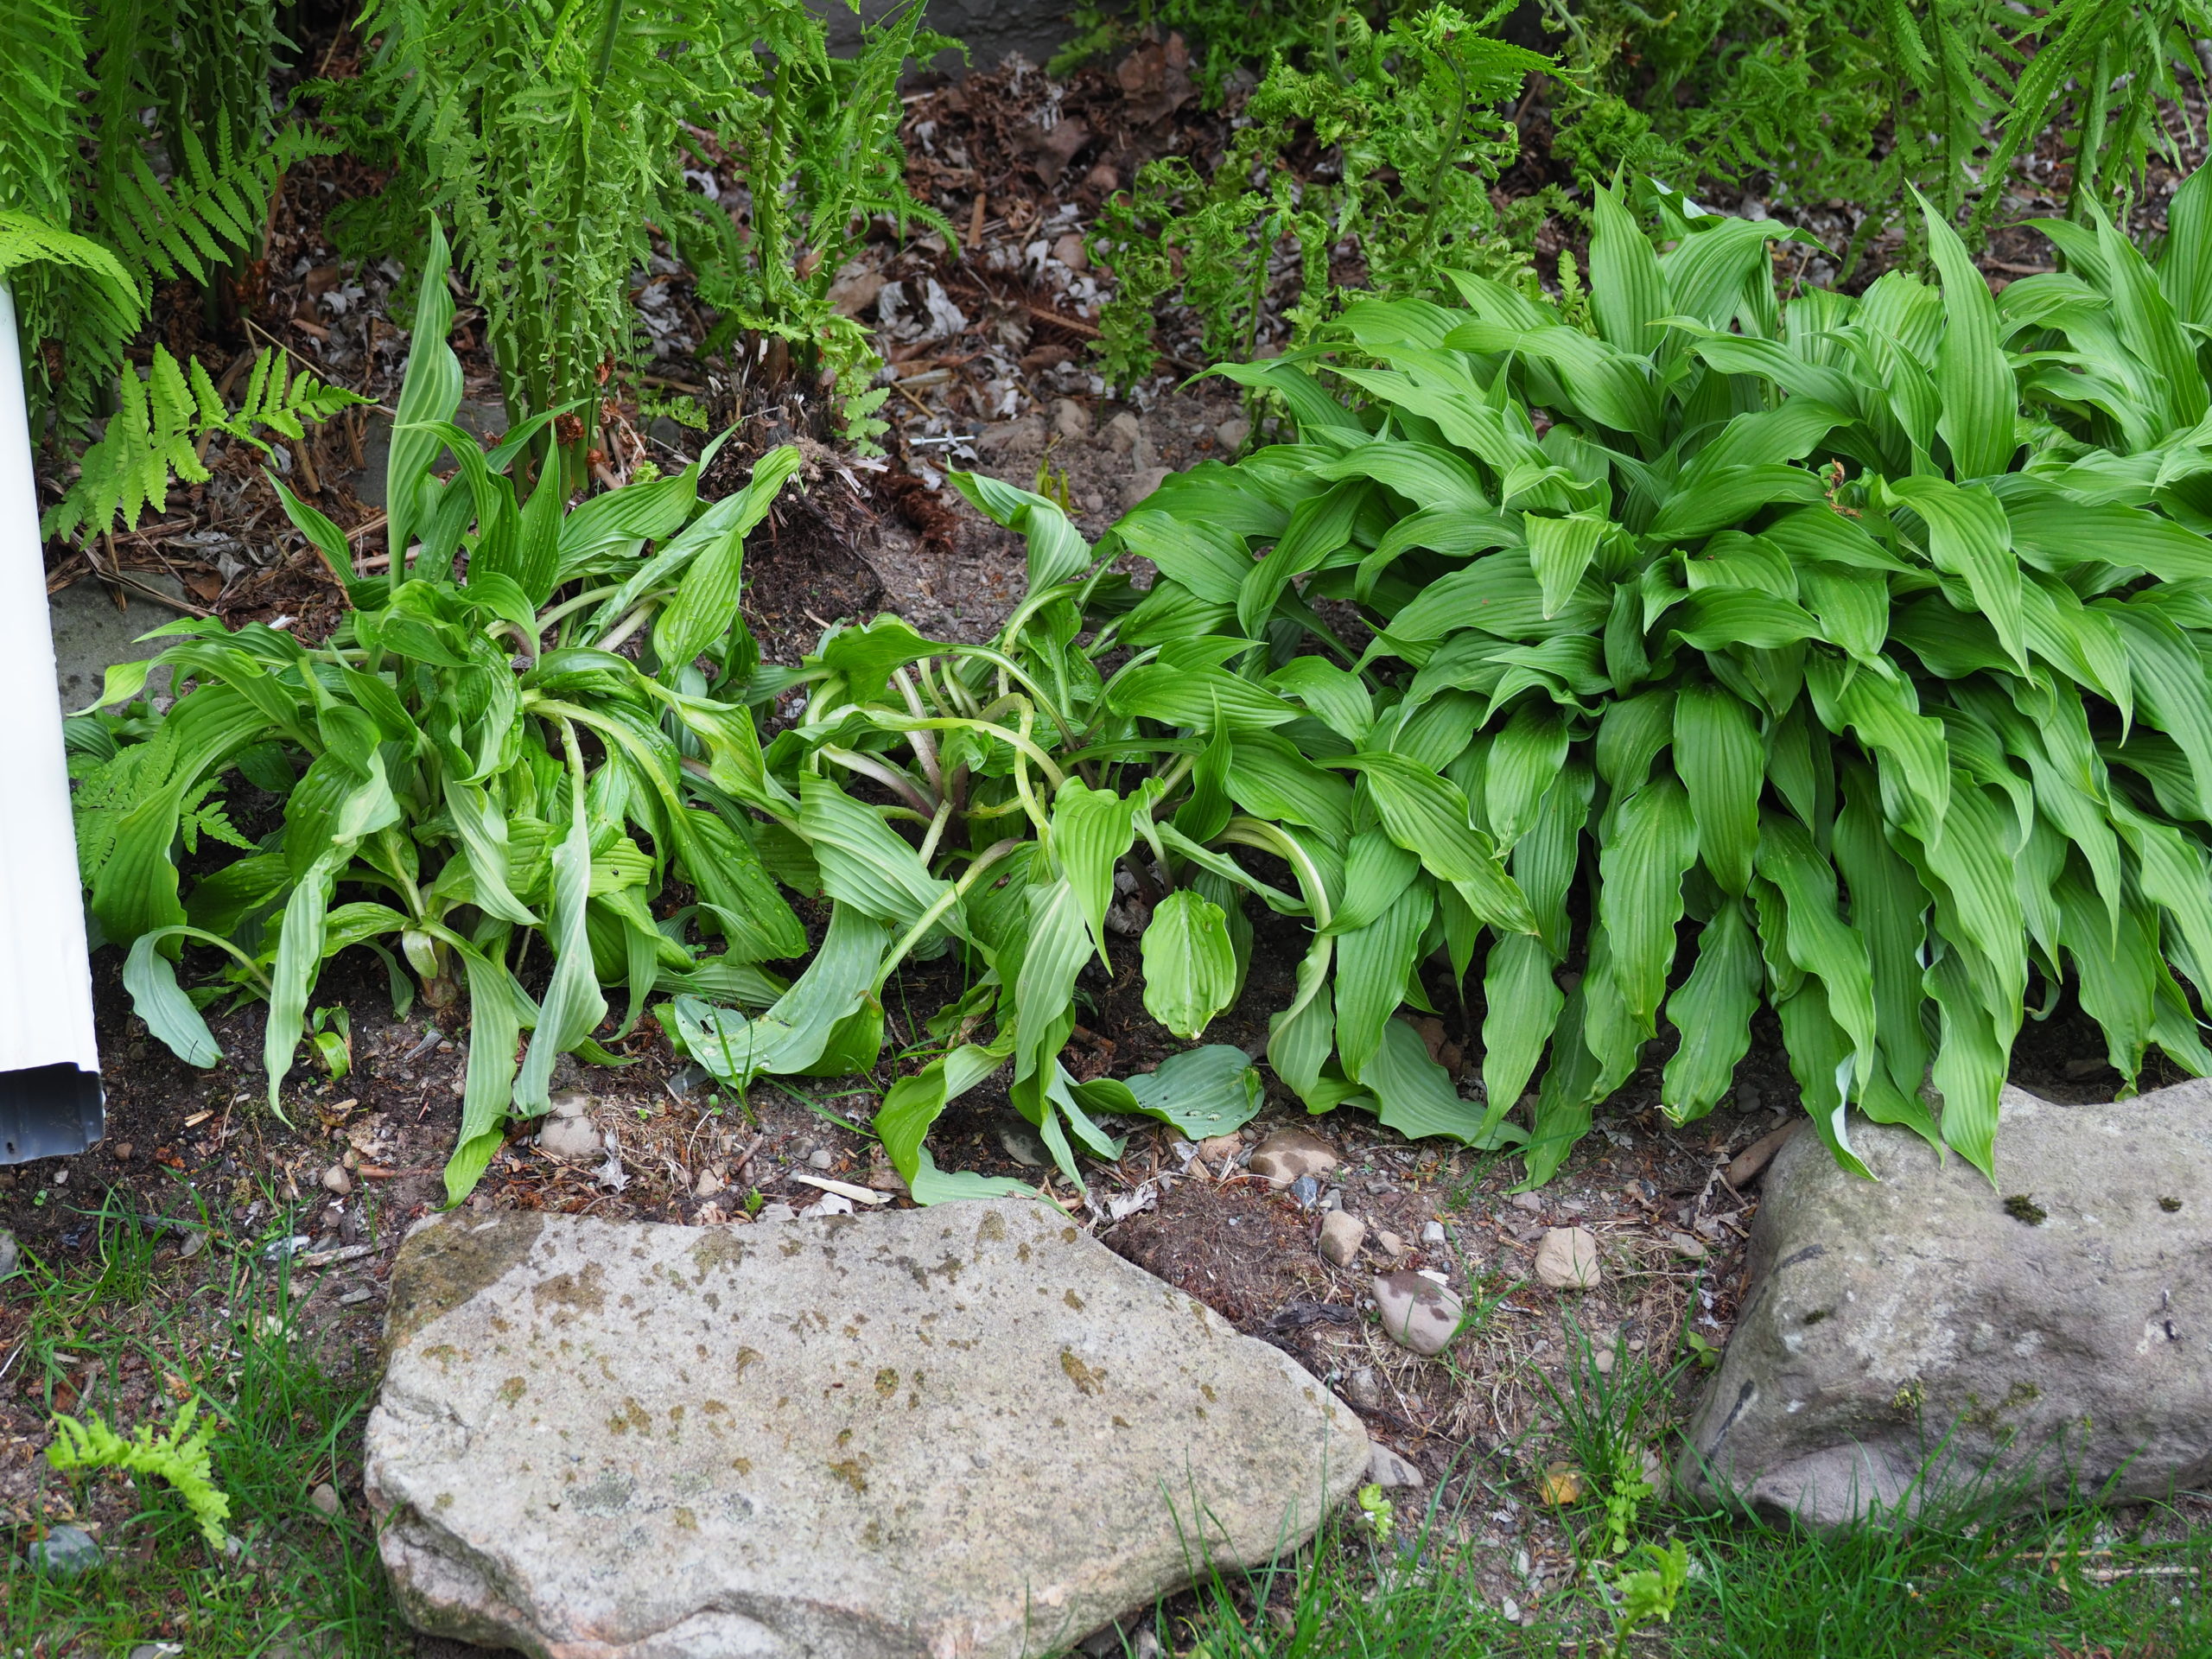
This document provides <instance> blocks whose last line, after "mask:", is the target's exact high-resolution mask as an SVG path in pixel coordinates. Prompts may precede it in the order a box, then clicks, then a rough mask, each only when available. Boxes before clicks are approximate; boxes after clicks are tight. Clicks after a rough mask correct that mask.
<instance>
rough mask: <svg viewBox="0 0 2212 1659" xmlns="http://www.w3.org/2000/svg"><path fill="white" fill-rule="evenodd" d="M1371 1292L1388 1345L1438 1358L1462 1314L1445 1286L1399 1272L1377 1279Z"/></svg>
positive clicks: (1448, 1342)
mask: <svg viewBox="0 0 2212 1659" xmlns="http://www.w3.org/2000/svg"><path fill="white" fill-rule="evenodd" d="M1374 1290H1375V1306H1376V1309H1377V1311H1379V1312H1380V1313H1382V1315H1383V1334H1384V1335H1385V1336H1387V1337H1389V1338H1390V1340H1391V1341H1393V1342H1395V1343H1396V1344H1398V1345H1399V1346H1400V1347H1401V1348H1409V1349H1411V1350H1412V1351H1414V1353H1417V1354H1423V1355H1427V1354H1440V1353H1442V1352H1443V1351H1445V1349H1446V1347H1448V1346H1450V1344H1451V1342H1452V1336H1453V1335H1454V1334H1455V1333H1456V1332H1458V1331H1459V1316H1460V1313H1462V1312H1463V1310H1462V1308H1461V1306H1460V1303H1459V1297H1458V1296H1456V1295H1454V1294H1452V1290H1451V1288H1450V1287H1448V1286H1445V1285H1440V1284H1438V1283H1437V1282H1436V1281H1435V1280H1433V1279H1431V1278H1430V1277H1428V1276H1427V1274H1421V1273H1414V1272H1412V1271H1410V1270H1401V1271H1400V1272H1397V1273H1392V1274H1384V1275H1383V1277H1382V1278H1379V1279H1377V1280H1376V1281H1375V1285H1374Z"/></svg>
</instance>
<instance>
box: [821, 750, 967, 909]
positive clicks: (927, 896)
mask: <svg viewBox="0 0 2212 1659" xmlns="http://www.w3.org/2000/svg"><path fill="white" fill-rule="evenodd" d="M799 829H800V832H801V833H802V834H804V836H806V838H807V841H808V842H809V843H810V845H811V846H812V848H813V849H814V855H815V859H816V861H817V863H818V864H819V865H820V866H821V869H822V890H823V892H824V893H828V894H829V897H830V898H832V899H837V900H838V901H840V902H841V903H842V904H847V905H849V906H852V907H853V908H854V909H855V910H857V911H859V912H861V914H862V915H865V916H873V917H875V918H878V919H880V920H882V921H887V922H896V923H898V924H899V925H900V926H901V927H912V926H914V925H916V924H918V922H919V921H920V920H921V918H922V917H923V914H924V913H925V912H927V911H928V910H929V909H930V908H931V906H934V905H936V904H937V903H938V901H939V900H940V899H943V898H944V896H945V894H946V893H947V892H948V891H949V887H948V884H947V883H945V882H944V881H940V880H938V879H937V878H936V877H935V876H933V875H931V874H930V873H929V872H928V871H927V870H925V868H922V861H921V857H920V855H918V853H916V851H915V850H914V849H913V848H912V846H911V845H910V844H908V843H907V842H906V841H904V840H902V839H901V838H900V837H899V834H898V832H897V831H896V830H894V829H892V828H891V826H890V825H889V824H887V823H885V822H884V821H883V819H882V818H881V817H880V816H878V815H877V813H876V812H875V811H874V810H873V809H872V808H869V807H866V806H862V805H861V804H860V803H859V802H857V801H855V800H854V799H853V798H851V797H849V796H848V795H847V794H846V793H845V792H844V791H842V790H841V789H839V788H838V787H837V786H836V785H835V784H833V783H831V782H830V781H829V779H826V778H824V777H823V776H822V775H821V774H820V773H818V772H808V773H806V774H805V775H804V776H803V777H802V778H801V779H799ZM947 925H948V926H957V916H956V917H949V918H947Z"/></svg>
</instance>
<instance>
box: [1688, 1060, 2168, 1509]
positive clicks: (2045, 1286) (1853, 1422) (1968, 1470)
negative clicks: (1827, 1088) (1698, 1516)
mask: <svg viewBox="0 0 2212 1659" xmlns="http://www.w3.org/2000/svg"><path fill="white" fill-rule="evenodd" d="M1851 1135H1852V1144H1853V1147H1854V1149H1855V1150H1856V1151H1857V1152H1858V1153H1859V1156H1860V1157H1861V1158H1863V1159H1864V1160H1866V1165H1867V1166H1868V1167H1869V1168H1870V1169H1872V1171H1873V1172H1874V1173H1875V1174H1876V1175H1878V1177H1880V1179H1879V1180H1878V1181H1868V1180H1865V1179H1859V1178H1858V1177H1855V1176H1851V1175H1847V1174H1845V1173H1843V1172H1842V1171H1840V1170H1839V1169H1838V1168H1837V1167H1836V1166H1835V1164H1834V1160H1832V1159H1831V1158H1830V1157H1829V1155H1828V1153H1827V1148H1826V1147H1824V1146H1823V1145H1822V1144H1821V1141H1820V1139H1819V1137H1818V1136H1816V1135H1799V1136H1797V1137H1796V1138H1795V1139H1794V1140H1792V1141H1790V1142H1789V1144H1788V1145H1787V1146H1785V1147H1783V1149H1782V1151H1781V1152H1780V1153H1779V1154H1777V1156H1776V1158H1775V1161H1774V1166H1773V1167H1772V1169H1771V1170H1770V1172H1769V1173H1768V1175H1767V1178H1766V1180H1767V1185H1766V1196H1765V1199H1764V1203H1763V1204H1762V1205H1761V1206H1760V1209H1759V1213H1758V1220H1757V1222H1756V1223H1755V1224H1754V1225H1753V1228H1752V1231H1751V1248H1750V1253H1749V1267H1750V1274H1751V1279H1750V1284H1749V1287H1748V1291H1747V1294H1746V1296H1745V1306H1744V1311H1743V1313H1742V1315H1741V1317H1740V1318H1739V1319H1738V1321H1737V1325H1736V1330H1735V1334H1734V1336H1733V1337H1732V1339H1731V1340H1730V1342H1729V1344H1728V1351H1727V1354H1726V1357H1725V1358H1724V1359H1723V1360H1722V1362H1721V1364H1720V1369H1719V1373H1718V1374H1717V1375H1716V1376H1715V1377H1714V1378H1713V1388H1712V1391H1711V1393H1710V1394H1709V1395H1707V1398H1706V1400H1705V1401H1704V1402H1703V1404H1702V1406H1701V1408H1700V1410H1699V1412H1698V1414H1697V1416H1696V1419H1695V1421H1694V1422H1693V1424H1692V1425H1691V1429H1690V1435H1689V1441H1690V1443H1689V1445H1688V1446H1687V1447H1686V1448H1685V1450H1684V1452H1683V1456H1682V1459H1681V1465H1680V1470H1679V1475H1680V1478H1681V1482H1682V1484H1683V1486H1684V1488H1685V1490H1686V1491H1688V1493H1689V1494H1690V1495H1692V1496H1693V1497H1697V1498H1700V1499H1701V1500H1703V1501H1705V1502H1707V1503H1744V1504H1748V1505H1750V1506H1751V1507H1753V1508H1756V1509H1759V1510H1765V1511H1768V1512H1770V1513H1778V1514H1794V1515H1796V1516H1800V1517H1801V1518H1802V1519H1803V1520H1805V1521H1807V1522H1809V1523H1812V1524H1815V1525H1820V1526H1827V1525H1834V1524H1837V1523H1840V1522H1845V1521H1848V1520H1851V1519H1853V1518H1854V1517H1857V1516H1862V1515H1864V1514H1866V1512H1867V1510H1868V1509H1869V1508H1870V1506H1871V1505H1872V1504H1873V1503H1879V1504H1880V1505H1881V1507H1882V1508H1883V1509H1885V1510H1897V1509H1904V1510H1915V1509H1917V1508H1919V1507H1921V1505H1922V1504H1923V1503H1924V1502H1926V1501H1927V1500H1928V1499H1929V1497H1931V1496H1933V1495H1935V1494H1936V1493H1939V1492H1944V1493H1948V1492H1956V1491H1959V1490H1960V1489H1961V1487H1962V1486H1970V1485H1971V1484H1972V1483H1973V1482H1974V1480H1976V1479H1977V1478H1979V1477H1980V1476H1981V1475H1982V1474H1983V1473H1984V1472H1985V1471H1993V1473H1994V1475H1995V1479H1994V1480H1993V1482H1992V1483H1991V1485H1990V1487H1989V1488H1988V1489H1986V1490H1989V1491H2005V1492H2012V1493H2014V1494H2016V1495H2017V1497H2018V1499H2019V1500H2020V1501H2021V1502H2023V1503H2026V1502H2029V1501H2031V1500H2033V1499H2036V1498H2037V1497H2057V1496H2060V1495H2063V1494H2064V1493H2067V1492H2068V1491H2071V1492H2072V1493H2074V1494H2076V1495H2079V1496H2082V1497H2097V1496H2100V1495H2105V1496H2109V1497H2113V1498H2115V1499H2125V1498H2133V1497H2151V1496H2155V1495H2159V1494H2163V1493H2165V1492H2167V1491H2171V1490H2172V1489H2174V1488H2177V1487H2188V1486H2190V1485H2194V1484H2202V1483H2203V1482H2204V1481H2206V1480H2207V1479H2208V1478H2212V1271H2208V1269H2212V1084H2203V1083H2189V1084H2182V1085H2180V1086H2178V1087H2177V1088H2172V1089H2162V1090H2158V1091H2156V1092H2155V1093H2152V1094H2148V1095H2144V1096H2139V1097H2138V1098H2136V1099H2134V1100H2131V1101H2126V1102H2123V1103H2120V1104H2117V1105H2098V1106H2060V1105H2054V1104H2052V1103H2050V1102H2049V1101H2044V1100H2038V1099H2037V1098H2035V1097H2034V1096H2031V1095H2026V1094H2024V1093H2022V1092H2020V1091H2019V1090H2015V1089H2009V1088H2008V1089H2007V1090H2005V1096H2004V1101H2003V1104H2002V1108H2001V1117H2000V1127H1999V1131H1998V1135H1997V1160H1996V1161H1997V1184H1996V1185H1995V1186H1994V1187H1992V1186H1991V1185H1990V1184H1989V1182H1988V1181H1987V1180H1986V1179H1984V1178H1983V1177H1982V1175H1981V1174H1980V1172H1979V1171H1977V1170H1974V1168H1972V1167H1970V1166H1968V1165H1967V1164H1966V1163H1964V1162H1963V1161H1962V1160H1960V1159H1958V1158H1956V1157H1953V1158H1951V1159H1949V1160H1948V1161H1946V1162H1945V1163H1943V1164H1942V1165H1940V1166H1939V1165H1938V1163H1937V1161H1936V1156H1935V1154H1934V1153H1933V1152H1932V1151H1931V1150H1930V1149H1929V1147H1928V1145H1927V1143H1926V1142H1924V1141H1921V1140H1920V1139H1919V1138H1918V1137H1917V1136H1916V1135H1912V1134H1910V1132H1909V1131H1907V1130H1904V1129H1900V1128H1883V1127H1880V1126H1878V1125H1874V1124H1870V1123H1865V1122H1854V1123H1853V1126H1852V1129H1851ZM1947 1436H1948V1437H1949V1438H1948V1442H1947V1440H1946V1437H1947ZM1923 1470H1926V1471H1928V1473H1927V1475H1926V1476H1925V1477H1924V1478H1923Z"/></svg>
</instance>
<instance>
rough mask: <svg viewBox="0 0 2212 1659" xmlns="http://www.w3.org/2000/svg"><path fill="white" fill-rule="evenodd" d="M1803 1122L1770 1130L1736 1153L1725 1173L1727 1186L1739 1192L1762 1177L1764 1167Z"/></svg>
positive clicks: (1800, 1119)
mask: <svg viewBox="0 0 2212 1659" xmlns="http://www.w3.org/2000/svg"><path fill="white" fill-rule="evenodd" d="M1804 1121H1805V1120H1804V1119H1802V1118H1799V1119H1797V1120H1796V1122H1789V1123H1785V1124H1783V1126H1782V1127H1781V1128H1778V1129H1770V1130H1769V1131H1768V1132H1767V1133H1766V1134H1764V1135H1761V1136H1760V1137H1759V1138H1758V1140H1756V1141H1752V1142H1751V1145H1750V1146H1748V1147H1745V1148H1744V1149H1743V1150H1742V1151H1741V1152H1739V1153H1738V1154H1736V1156H1735V1157H1734V1159H1733V1160H1731V1161H1730V1163H1729V1165H1728V1168H1727V1170H1726V1175H1727V1178H1728V1185H1731V1186H1732V1187H1735V1188H1736V1189H1738V1191H1739V1192H1740V1191H1741V1190H1742V1189H1743V1188H1745V1187H1747V1186H1749V1185H1751V1183H1752V1182H1753V1181H1756V1180H1757V1179H1758V1178H1759V1177H1760V1176H1761V1175H1764V1173H1766V1166H1768V1165H1769V1164H1770V1163H1771V1162H1773V1161H1774V1154H1776V1153H1777V1152H1780V1151H1781V1150H1782V1148H1783V1146H1784V1145H1786V1144H1787V1143H1788V1141H1789V1137H1790V1136H1791V1135H1795V1134H1796V1133H1797V1131H1798V1129H1799V1128H1800V1127H1801V1126H1802V1124H1803V1122H1804Z"/></svg>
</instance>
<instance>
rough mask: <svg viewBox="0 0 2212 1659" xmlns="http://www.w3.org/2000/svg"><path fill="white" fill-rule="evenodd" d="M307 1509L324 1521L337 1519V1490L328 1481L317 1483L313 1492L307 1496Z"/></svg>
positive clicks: (338, 1506)
mask: <svg viewBox="0 0 2212 1659" xmlns="http://www.w3.org/2000/svg"><path fill="white" fill-rule="evenodd" d="M308 1508H309V1509H311V1510H314V1511H315V1513H316V1514H317V1515H319V1516H321V1517H322V1518H323V1519H324V1520H326V1521H335V1520H336V1519H337V1518H338V1511H339V1509H340V1503H339V1497H338V1489H337V1488H336V1487H335V1486H334V1485H332V1484H330V1483H329V1482H328V1481H327V1480H325V1481H318V1482H317V1483H316V1484H315V1491H311V1492H309V1493H308Z"/></svg>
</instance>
